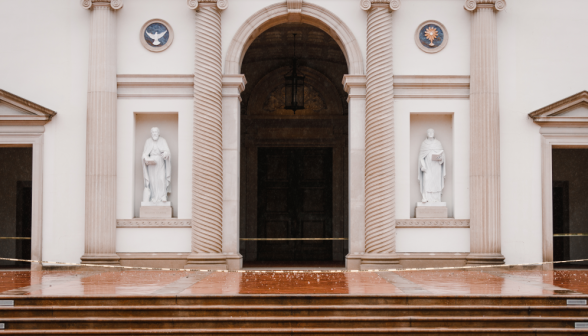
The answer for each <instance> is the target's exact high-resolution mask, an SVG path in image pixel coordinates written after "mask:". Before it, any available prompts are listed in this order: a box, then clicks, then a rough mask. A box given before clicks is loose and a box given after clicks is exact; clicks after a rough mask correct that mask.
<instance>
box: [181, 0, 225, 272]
mask: <svg viewBox="0 0 588 336" xmlns="http://www.w3.org/2000/svg"><path fill="white" fill-rule="evenodd" d="M188 6H189V7H190V8H191V9H195V10H196V14H195V15H196V29H195V39H196V54H195V60H194V61H195V67H194V125H193V149H192V151H193V152H192V253H191V254H190V256H189V257H188V264H187V267H189V268H202V269H218V268H222V269H224V268H226V262H225V258H224V257H223V254H222V230H223V227H222V222H223V148H222V66H221V52H222V51H221V15H220V11H221V10H222V9H225V8H226V1H223V0H218V1H217V0H200V1H197V0H188Z"/></svg>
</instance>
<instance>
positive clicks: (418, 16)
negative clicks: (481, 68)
mask: <svg viewBox="0 0 588 336" xmlns="http://www.w3.org/2000/svg"><path fill="white" fill-rule="evenodd" d="M515 1H516V0H515ZM357 2H359V1H357ZM464 2H465V0H402V5H401V7H400V9H398V10H397V11H396V12H395V13H394V14H393V19H392V29H393V37H392V39H393V41H392V42H393V45H394V74H395V75H469V74H470V14H469V12H467V11H466V10H464V8H463V5H464ZM509 4H510V2H509ZM427 20H436V21H439V22H441V23H443V25H444V26H445V28H447V31H448V32H449V41H448V43H447V46H446V47H445V49H443V50H442V51H440V52H438V53H435V54H428V53H425V52H423V51H421V50H420V49H419V48H418V47H417V45H416V43H415V41H414V34H415V32H416V29H417V28H418V26H419V25H420V24H421V23H423V22H425V21H427Z"/></svg>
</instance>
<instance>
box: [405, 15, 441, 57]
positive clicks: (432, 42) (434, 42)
mask: <svg viewBox="0 0 588 336" xmlns="http://www.w3.org/2000/svg"><path fill="white" fill-rule="evenodd" d="M414 40H415V42H416V45H417V46H418V47H419V49H421V50H422V51H424V52H426V53H436V52H439V51H441V50H443V48H445V46H446V45H447V41H448V40H449V34H448V33H447V29H445V26H444V25H443V24H442V23H441V22H438V21H433V20H429V21H425V22H423V23H421V24H420V25H419V26H418V28H417V30H416V32H415V36H414Z"/></svg>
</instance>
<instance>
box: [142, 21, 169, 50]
mask: <svg viewBox="0 0 588 336" xmlns="http://www.w3.org/2000/svg"><path fill="white" fill-rule="evenodd" d="M139 39H140V40H141V44H142V45H143V47H145V49H147V50H149V51H153V52H160V51H164V50H165V49H167V48H169V46H170V45H171V44H172V42H173V41H174V31H173V29H172V27H171V26H170V25H169V23H167V22H165V21H163V20H160V19H153V20H149V21H147V22H146V23H145V24H144V25H143V28H141V34H140V36H139Z"/></svg>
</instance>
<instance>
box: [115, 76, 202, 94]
mask: <svg viewBox="0 0 588 336" xmlns="http://www.w3.org/2000/svg"><path fill="white" fill-rule="evenodd" d="M116 81H117V86H118V98H189V99H194V74H188V75H150V74H145V75H143V74H142V75H139V74H123V75H117V76H116Z"/></svg>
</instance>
